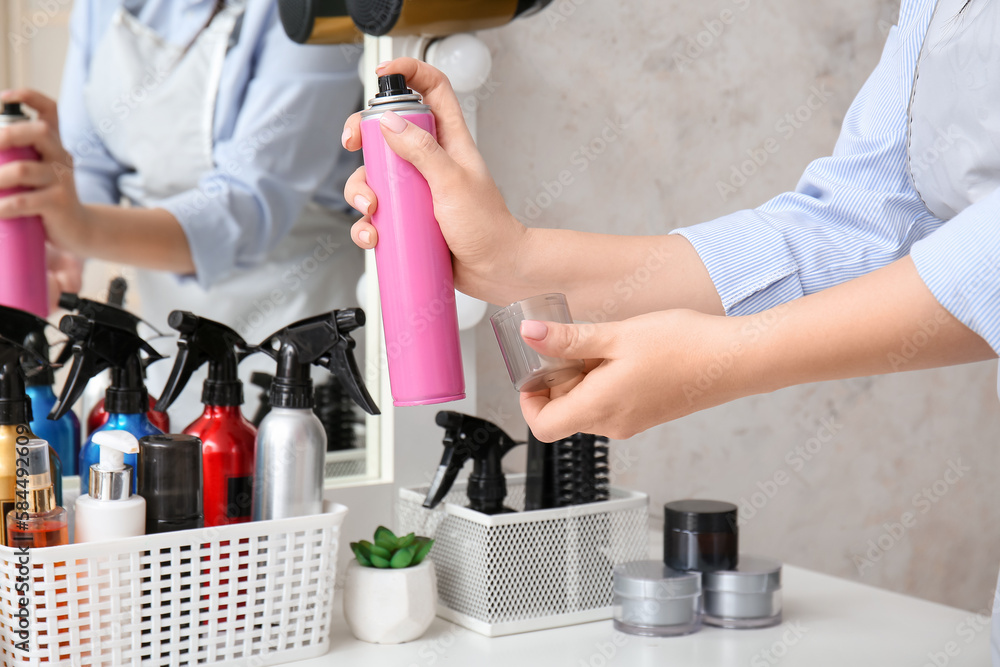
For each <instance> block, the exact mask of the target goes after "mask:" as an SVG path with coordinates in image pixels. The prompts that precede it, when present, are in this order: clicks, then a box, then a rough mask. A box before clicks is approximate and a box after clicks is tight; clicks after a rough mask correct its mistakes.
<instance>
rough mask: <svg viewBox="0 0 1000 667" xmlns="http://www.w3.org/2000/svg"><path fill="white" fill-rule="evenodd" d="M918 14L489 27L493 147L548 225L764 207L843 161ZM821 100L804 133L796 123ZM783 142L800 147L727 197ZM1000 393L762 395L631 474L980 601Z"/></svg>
mask: <svg viewBox="0 0 1000 667" xmlns="http://www.w3.org/2000/svg"><path fill="white" fill-rule="evenodd" d="M897 12H898V0H897V1H896V2H893V0H843V1H842V2H836V3H832V2H818V1H816V0H805V1H803V0H703V1H700V2H680V1H678V0H633V1H631V2H626V3H612V2H608V1H603V2H602V1H599V0H555V1H554V2H553V4H552V6H551V7H550V8H549V9H548V10H547V11H546V13H545V14H542V15H539V16H536V17H534V18H532V19H529V20H524V21H521V22H518V23H516V24H513V25H511V26H509V27H506V28H504V29H501V30H497V31H493V32H491V33H486V34H484V35H483V37H484V39H485V40H486V41H487V42H488V43H489V45H490V47H491V49H492V51H493V54H494V58H495V66H494V75H493V83H492V85H491V86H490V89H492V92H486V93H483V94H482V97H483V98H484V99H482V100H481V104H480V110H481V115H480V118H479V123H480V133H481V145H482V149H483V152H484V153H485V155H486V157H487V159H488V160H489V163H490V165H491V168H492V169H493V171H494V174H495V175H496V178H497V180H498V181H499V183H500V185H501V188H502V189H503V192H504V195H505V196H506V198H507V201H508V203H509V205H510V206H511V208H512V209H513V210H514V211H515V212H517V213H518V214H519V215H520V216H521V217H522V219H525V220H526V221H528V222H530V223H531V224H534V225H542V226H551V227H567V228H574V229H582V230H589V231H614V232H617V233H622V234H648V233H664V232H667V231H668V230H670V229H672V228H674V227H679V226H683V225H686V224H692V223H695V222H699V221H702V220H708V219H711V218H713V217H716V216H718V215H721V214H724V213H727V212H730V211H733V210H737V209H739V208H745V207H750V206H754V205H756V204H759V203H761V202H763V201H764V200H765V199H767V198H768V197H770V196H773V195H775V194H777V193H779V192H781V191H783V190H785V189H790V188H792V187H794V185H795V183H796V181H797V179H798V176H799V175H800V174H801V172H802V169H803V168H804V167H805V165H806V164H807V163H808V162H809V161H810V160H811V159H813V158H816V157H819V156H822V155H824V154H827V153H828V152H829V151H830V150H831V148H832V146H833V143H834V141H835V139H836V136H837V133H838V130H839V127H840V123H841V121H842V119H843V116H844V113H845V111H846V109H847V107H848V105H849V104H850V101H851V100H852V98H853V96H854V95H855V93H856V92H857V90H858V89H859V88H860V86H861V84H862V83H863V82H864V80H865V78H866V77H867V75H868V73H869V72H870V71H871V69H872V67H874V65H875V63H876V61H877V60H878V57H879V54H880V52H881V49H882V44H883V42H884V39H885V33H886V30H887V29H888V26H889V25H891V24H892V23H894V22H895V18H896V14H897ZM816 91H819V93H820V95H819V97H817V98H814V99H820V98H822V100H823V102H822V103H821V104H820V105H818V106H819V108H818V109H815V110H811V111H810V110H808V109H806V111H807V112H808V113H806V112H802V116H803V117H805V116H808V119H807V120H805V122H802V123H799V126H797V127H796V126H792V127H791V130H792V131H791V132H789V131H788V127H778V124H779V123H780V122H781V121H782V119H783V118H785V116H786V114H790V113H791V114H794V113H796V111H797V110H799V109H800V107H802V105H803V104H805V103H806V102H807V100H808V98H809V97H810V95H813V94H814V93H815V92H816ZM814 106H817V105H814ZM602 132H605V133H606V134H605V139H607V140H608V141H606V142H605V143H604V145H603V146H602V143H601V142H600V141H597V142H595V143H594V152H593V153H591V154H590V155H584V154H582V153H580V152H578V151H579V149H580V147H581V146H583V145H588V144H591V142H592V141H594V140H595V139H597V138H598V137H600V136H601V135H602ZM769 138H774V139H775V140H776V141H777V142H778V147H779V150H778V151H777V152H776V153H775V154H773V155H771V156H770V158H769V159H768V161H767V163H766V164H764V165H763V166H762V167H761V168H760V169H759V170H758V171H757V173H755V174H753V175H752V176H751V177H749V178H748V179H747V182H746V183H745V184H743V185H742V186H740V187H737V188H736V190H735V192H729V191H727V192H725V193H723V192H721V191H720V187H719V182H720V181H721V182H726V181H729V180H730V177H731V175H732V174H731V172H732V169H733V166H734V165H738V164H739V163H741V162H743V161H744V160H745V159H747V151H748V150H749V151H753V149H755V148H757V147H759V146H762V145H763V144H764V142H765V141H766V140H768V139H769ZM598 148H600V151H599V153H598V151H597V149H598ZM581 157H582V158H583V159H582V161H581ZM564 170H569V173H570V174H571V176H572V178H571V179H566V180H567V182H568V184H566V185H562V186H561V190H562V191H561V192H557V191H558V190H559V189H560V186H558V185H556V184H557V183H558V180H559V175H560V172H563V171H564ZM737 184H738V182H737ZM479 342H480V350H481V351H480V360H479V369H480V376H479V392H480V413H481V414H484V415H487V414H489V415H494V416H496V415H500V416H501V420H502V421H503V422H504V426H506V427H507V428H508V429H510V430H511V431H512V432H514V433H518V434H520V433H523V429H524V426H523V421H522V419H521V417H520V413H519V412H518V409H517V402H516V395H515V393H514V392H513V391H512V390H511V389H510V387H509V385H507V383H506V381H499V380H500V379H501V378H505V371H504V369H503V366H502V361H501V360H500V358H499V354H498V353H497V350H496V343H495V340H494V339H493V336H492V332H491V331H490V330H489V327H488V324H487V325H483V326H481V328H480V331H479ZM995 380H996V368H995V364H992V363H991V364H980V365H974V366H968V367H963V368H953V369H945V370H938V371H931V372H922V373H910V374H904V375H898V376H893V377H880V378H872V379H863V380H858V381H854V382H837V383H828V384H820V385H810V386H804V387H799V388H793V389H789V390H785V391H781V392H778V393H777V394H774V395H771V396H764V397H755V398H751V399H746V400H742V401H739V402H736V403H734V404H731V405H727V406H723V407H719V408H716V409H713V410H710V411H707V412H705V413H702V414H698V415H694V416H691V417H688V418H685V419H682V420H680V421H678V422H676V423H673V424H669V425H665V426H662V427H659V428H655V429H653V430H651V431H649V432H647V433H644V434H642V435H640V436H637V437H635V438H633V439H632V440H630V441H628V442H621V443H616V444H615V446H614V448H615V451H616V453H617V454H618V456H619V457H620V458H619V459H618V460H619V464H618V468H619V474H618V475H617V482H618V483H620V484H622V485H626V486H629V487H633V488H638V489H642V490H644V491H646V492H648V493H649V494H650V496H651V507H652V510H653V512H654V513H657V514H659V515H662V504H663V502H665V501H668V500H671V499H677V498H684V497H691V496H697V497H712V498H721V499H728V500H732V501H734V502H741V504H743V506H744V518H746V519H747V523H746V525H745V526H744V528H743V537H742V541H743V545H744V546H745V548H746V550H751V551H756V552H761V553H767V554H771V555H774V556H777V557H780V558H782V559H783V560H784V561H786V562H788V563H793V564H796V565H801V566H804V567H808V568H812V569H816V570H820V571H824V572H829V573H832V574H835V575H839V576H843V577H848V578H851V579H856V580H859V581H863V582H867V583H870V584H873V585H876V586H881V587H885V588H890V589H893V590H897V591H901V592H904V593H909V594H913V595H919V596H922V597H926V598H929V599H932V600H937V601H940V602H943V603H947V604H951V605H957V606H961V607H967V608H970V609H973V608H981V607H982V606H983V605H985V604H986V602H987V600H988V598H989V596H990V594H991V592H992V590H993V585H994V584H995V582H996V579H997V569H998V566H1000V529H998V528H997V526H998V525H1000V502H998V501H1000V493H998V492H997V490H996V488H995V485H996V480H997V477H998V472H1000V404H998V401H997V396H996V388H995ZM949 470H952V472H948V471H949ZM956 471H957V472H956ZM907 513H908V514H907ZM751 514H752V516H751ZM904 518H906V519H907V521H906V524H907V525H903V519H904Z"/></svg>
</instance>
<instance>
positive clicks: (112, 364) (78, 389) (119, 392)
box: [49, 304, 163, 494]
mask: <svg viewBox="0 0 1000 667" xmlns="http://www.w3.org/2000/svg"><path fill="white" fill-rule="evenodd" d="M100 305H102V306H104V304H100ZM105 307H108V306H105ZM118 312H119V313H120V314H123V315H124V316H127V318H126V321H127V322H128V323H129V326H127V327H125V328H123V327H121V326H118V325H116V324H112V323H111V319H112V318H110V317H107V316H103V317H102V319H101V321H98V320H94V319H89V318H87V317H84V316H82V315H66V316H65V317H63V318H62V321H60V322H59V329H60V330H61V331H62V332H63V333H64V334H66V335H67V336H68V337H69V339H70V342H71V343H72V346H71V348H70V350H71V356H72V359H73V365H72V366H71V367H70V371H69V377H68V378H67V379H66V384H65V386H64V387H63V390H62V393H61V394H60V396H59V400H58V401H57V402H56V405H55V406H54V407H53V408H52V412H51V413H50V414H49V418H50V419H59V418H61V417H62V416H63V415H64V414H66V412H67V411H69V409H70V408H71V407H72V406H73V404H74V403H75V402H76V401H77V400H78V399H79V398H80V395H81V394H83V391H84V388H85V387H86V386H87V382H88V381H89V380H90V379H91V378H93V377H94V376H95V375H97V374H98V373H100V372H101V371H104V370H106V369H111V386H109V387H108V390H107V392H106V394H105V401H106V405H107V410H108V421H107V422H106V423H105V424H104V425H103V426H101V427H100V428H99V429H98V430H97V431H95V432H94V433H92V434H91V435H90V437H89V438H87V441H86V442H84V444H83V446H82V447H81V448H80V462H79V471H80V493H81V494H85V493H88V489H89V484H90V466H92V465H94V464H95V463H97V462H98V461H99V459H100V452H99V451H98V447H97V445H95V444H94V434H96V433H99V432H100V431H127V432H129V433H131V434H132V435H134V436H135V437H136V438H142V437H143V436H146V435H157V434H162V431H161V430H160V429H158V428H157V427H156V426H154V425H153V424H152V422H150V421H149V417H148V416H147V414H146V411H147V410H148V409H149V393H148V392H147V391H146V385H145V384H144V382H143V367H144V364H145V362H146V361H147V360H148V362H154V361H157V360H159V359H162V358H163V357H161V356H160V355H159V354H158V353H157V351H156V350H155V349H154V348H153V347H152V346H151V345H150V344H149V343H147V342H146V341H145V340H143V339H142V338H140V337H139V335H138V334H137V333H136V324H137V322H138V318H136V317H135V316H134V315H132V314H130V313H126V312H125V311H118ZM120 317H121V315H119V314H114V318H120ZM143 352H145V354H146V357H145V359H144V358H143V356H142V353H143ZM125 462H126V463H128V464H129V465H131V466H133V467H135V464H136V457H135V455H133V454H128V455H126V457H125ZM134 489H135V482H134V480H133V491H134Z"/></svg>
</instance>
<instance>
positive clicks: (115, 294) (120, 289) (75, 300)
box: [56, 277, 170, 478]
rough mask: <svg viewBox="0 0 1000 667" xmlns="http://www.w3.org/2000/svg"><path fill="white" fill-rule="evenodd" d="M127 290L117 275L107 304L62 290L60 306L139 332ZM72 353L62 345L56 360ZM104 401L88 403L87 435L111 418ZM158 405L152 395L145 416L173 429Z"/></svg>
mask: <svg viewBox="0 0 1000 667" xmlns="http://www.w3.org/2000/svg"><path fill="white" fill-rule="evenodd" d="M127 289H128V284H127V283H126V282H125V279H124V278H121V277H118V278H115V279H114V280H112V281H111V285H110V286H109V287H108V301H107V303H101V302H100V301H94V300H92V299H84V298H81V297H80V296H78V295H76V294H72V293H69V292H63V294H62V296H61V297H59V307H60V308H63V309H64V310H68V311H70V312H71V313H76V314H78V315H82V316H84V317H86V318H88V319H91V320H94V321H97V322H104V323H106V324H110V325H112V326H118V327H121V328H123V329H129V330H131V331H133V332H134V333H136V335H138V330H139V329H138V326H139V323H140V322H142V320H141V319H140V318H138V317H137V316H135V315H133V314H132V313H130V312H128V311H127V310H125V309H123V308H122V304H123V303H124V299H125V291H126V290H127ZM146 326H149V328H150V329H152V330H153V331H156V330H155V329H153V327H152V326H150V325H148V324H147V325H146ZM157 333H159V332H157ZM71 353H72V348H71V347H70V346H68V345H67V346H66V347H65V348H63V350H62V352H61V353H60V355H59V358H58V359H56V363H59V364H65V363H66V362H68V361H69V358H70V354H71ZM142 377H143V381H145V377H146V364H144V365H143V367H142ZM88 384H89V383H88ZM105 402H106V398H101V399H100V400H99V401H97V402H96V403H89V404H92V405H93V406H94V407H93V409H91V411H90V413H89V414H88V415H87V436H88V437H89V436H90V434H91V433H93V432H94V431H96V430H97V429H99V428H100V427H101V426H103V425H104V424H105V423H106V422H107V421H108V411H107V410H106V408H105ZM86 404H87V403H85V405H86ZM155 404H156V399H155V398H153V397H152V396H150V397H149V411H148V413H147V415H146V416H147V417H148V418H149V421H150V422H152V424H153V426H155V427H156V428H158V429H160V430H161V431H162V432H164V433H167V432H169V431H170V417H169V416H168V415H167V413H166V412H157V411H156V410H155V408H154V405H155ZM86 476H87V470H86V469H85V468H81V469H80V477H81V478H83V477H86Z"/></svg>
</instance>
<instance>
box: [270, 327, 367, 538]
mask: <svg viewBox="0 0 1000 667" xmlns="http://www.w3.org/2000/svg"><path fill="white" fill-rule="evenodd" d="M364 323H365V314H364V311H362V310H361V309H360V308H347V309H344V310H335V311H333V312H330V313H327V314H325V315H319V316H316V317H310V318H308V319H305V320H301V321H299V322H296V323H295V324H291V325H289V326H287V327H285V328H284V329H282V330H281V331H278V332H276V333H274V334H272V335H271V336H268V337H267V339H265V341H264V342H263V343H261V345H260V348H259V350H260V351H261V352H264V353H266V354H267V355H269V356H270V357H271V358H273V359H274V360H275V361H277V366H278V367H277V371H276V372H275V374H274V380H272V381H271V389H270V394H269V400H270V404H271V411H270V412H269V413H268V414H267V416H265V417H264V419H263V420H262V421H261V423H260V427H259V428H258V429H257V450H256V464H255V469H254V482H253V510H252V513H253V520H254V521H261V520H265V519H284V518H287V517H293V516H306V515H309V514H319V513H320V512H322V511H323V469H324V464H325V456H326V431H325V430H324V429H323V424H322V423H321V422H320V420H319V418H318V417H317V416H316V415H315V414H314V413H313V410H312V408H313V384H312V379H311V377H310V375H309V367H310V366H311V365H314V364H315V365H316V366H321V367H323V368H326V369H327V370H329V371H330V372H331V373H333V374H334V375H336V376H337V378H338V379H339V380H340V382H341V384H342V385H343V388H344V391H345V392H347V393H348V394H349V395H350V396H351V398H353V399H354V401H355V402H356V403H357V404H358V405H360V406H361V407H362V408H364V409H365V411H366V412H368V414H372V415H377V414H379V410H378V407H377V406H376V405H375V402H374V401H373V400H372V398H371V396H369V395H368V389H367V388H366V387H365V384H364V380H363V379H362V377H361V372H360V371H359V370H358V365H357V361H356V360H355V359H354V346H355V341H354V339H353V338H351V335H350V334H351V332H352V331H354V330H355V329H357V328H358V327H361V326H363V325H364Z"/></svg>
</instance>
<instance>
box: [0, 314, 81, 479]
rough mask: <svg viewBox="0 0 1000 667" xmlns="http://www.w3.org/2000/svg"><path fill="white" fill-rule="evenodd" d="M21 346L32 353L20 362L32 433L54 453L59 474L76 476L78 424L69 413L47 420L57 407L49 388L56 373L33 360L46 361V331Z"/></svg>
mask: <svg viewBox="0 0 1000 667" xmlns="http://www.w3.org/2000/svg"><path fill="white" fill-rule="evenodd" d="M0 317H2V315H0ZM24 346H25V348H27V349H28V350H30V351H31V352H32V353H33V354H29V355H23V356H22V358H21V359H22V361H21V366H22V368H23V369H24V386H25V391H26V392H27V394H28V398H30V399H31V413H32V415H33V419H32V420H31V430H32V431H33V432H34V433H35V435H37V436H38V437H39V438H41V439H42V440H45V441H47V442H48V443H49V446H50V447H51V448H52V449H54V450H55V451H56V454H57V455H58V456H59V459H60V461H61V463H62V474H63V475H67V476H73V475H76V474H77V470H76V464H77V460H78V459H79V457H80V420H79V419H78V418H77V416H76V414H74V413H73V412H72V411H70V412H67V413H66V414H65V415H63V417H62V418H61V419H59V420H55V421H53V420H51V419H47V418H46V417H47V416H48V414H49V412H51V410H52V407H53V406H54V405H55V404H56V393H55V391H54V390H53V388H52V385H53V384H54V383H55V373H54V371H53V370H52V366H51V365H49V364H47V363H46V364H40V363H38V362H37V361H36V360H35V357H38V358H42V359H48V358H49V343H48V340H47V339H46V337H45V331H44V330H42V329H39V330H36V331H33V332H31V333H30V334H28V337H27V338H25V340H24Z"/></svg>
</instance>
